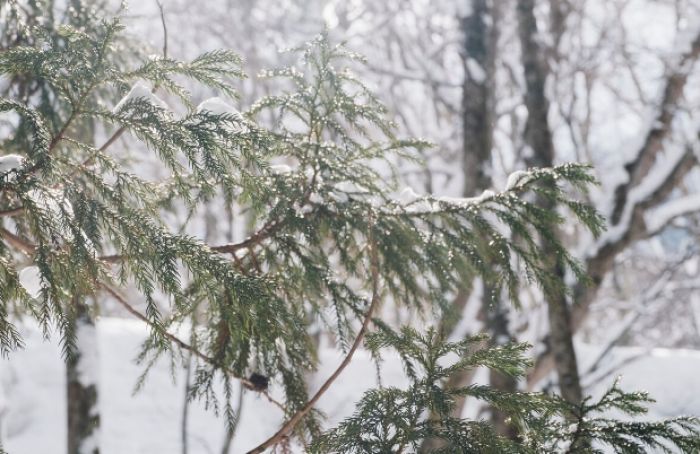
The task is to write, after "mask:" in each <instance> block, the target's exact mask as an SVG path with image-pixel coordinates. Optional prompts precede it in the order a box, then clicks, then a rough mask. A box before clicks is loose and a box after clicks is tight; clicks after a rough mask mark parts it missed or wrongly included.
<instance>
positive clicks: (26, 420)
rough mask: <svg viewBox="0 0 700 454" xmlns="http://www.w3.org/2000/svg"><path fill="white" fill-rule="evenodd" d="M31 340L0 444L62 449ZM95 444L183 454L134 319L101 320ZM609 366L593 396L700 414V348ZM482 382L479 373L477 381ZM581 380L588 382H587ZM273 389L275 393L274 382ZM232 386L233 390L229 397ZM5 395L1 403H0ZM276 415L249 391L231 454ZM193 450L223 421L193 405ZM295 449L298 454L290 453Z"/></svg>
mask: <svg viewBox="0 0 700 454" xmlns="http://www.w3.org/2000/svg"><path fill="white" fill-rule="evenodd" d="M22 331H23V335H24V336H25V340H26V343H27V347H26V348H25V349H24V350H21V351H17V352H14V353H13V354H12V355H11V356H10V359H9V360H8V359H2V360H0V439H1V440H2V443H3V446H4V448H5V449H6V450H7V451H8V452H10V453H12V454H34V453H37V452H50V453H54V454H63V453H64V452H65V451H64V449H65V447H64V446H65V437H66V430H65V389H64V387H65V371H64V367H63V362H62V359H61V353H60V347H59V345H58V344H57V342H53V341H52V342H46V341H43V339H42V335H41V332H40V331H39V330H37V329H36V328H35V327H26V326H25V327H23V328H22ZM96 334H97V339H98V345H97V350H99V352H100V357H99V368H98V371H99V380H100V385H101V386H100V389H101V390H102V392H101V395H100V397H99V404H98V405H99V408H100V412H101V428H100V438H101V443H102V451H101V452H103V453H104V454H122V453H130V454H132V453H133V454H140V453H143V454H146V453H149V454H150V453H170V452H181V445H180V440H181V432H180V427H181V415H182V407H183V402H184V394H185V391H184V383H185V381H184V372H183V371H181V370H179V369H177V370H176V371H175V375H174V377H173V376H172V375H171V371H170V367H169V362H168V361H167V360H163V361H160V362H158V363H157V364H156V366H155V367H154V368H153V370H152V372H151V373H150V375H149V377H148V380H147V381H146V384H145V386H144V388H143V389H142V391H140V392H139V393H136V394H134V393H133V387H134V385H135V383H136V380H137V377H138V376H139V374H140V372H141V371H142V368H141V366H138V365H136V364H135V363H134V358H135V357H136V355H137V353H138V351H139V346H140V344H141V342H142V341H143V340H144V339H145V338H146V336H147V330H146V329H145V327H144V326H143V325H142V324H141V323H140V322H136V321H129V320H122V319H111V318H102V319H101V320H99V322H98V325H97V333H96ZM578 348H579V351H580V353H581V357H582V360H581V363H582V368H581V370H587V365H588V364H589V363H590V362H591V361H593V360H594V359H595V358H596V357H597V353H598V352H599V351H600V347H595V346H590V345H579V346H578ZM320 359H321V367H320V368H319V372H318V373H317V374H315V375H314V376H313V377H312V378H311V380H310V385H309V386H310V389H311V390H312V391H314V390H316V389H317V388H318V387H319V386H320V385H321V384H322V383H323V381H324V380H325V379H326V378H327V377H328V375H329V374H330V373H331V372H332V371H333V370H334V369H335V367H337V365H338V364H339V362H340V361H341V360H342V353H340V352H338V351H336V350H335V349H333V348H331V347H330V346H324V345H322V347H321V349H320ZM380 369H381V373H382V377H381V381H382V384H383V385H384V386H390V385H395V386H401V387H403V386H405V385H406V384H407V381H406V379H405V377H404V374H403V370H402V367H401V363H400V360H399V358H398V357H397V356H396V355H393V354H386V355H383V361H382V362H381V366H380ZM605 370H611V371H612V373H611V375H610V376H609V377H606V378H604V379H602V380H601V381H600V382H599V383H597V384H595V385H594V386H592V387H591V388H589V389H587V392H588V393H591V394H594V395H599V394H600V393H601V392H602V390H603V389H605V388H607V387H608V386H609V385H610V383H612V380H613V377H614V376H615V375H622V377H623V379H622V382H621V383H622V386H623V388H624V389H627V390H630V391H631V390H646V391H648V392H649V393H650V394H651V395H652V396H653V397H654V398H656V400H657V403H655V404H653V405H652V407H651V411H650V414H649V415H648V417H649V418H651V419H656V418H665V417H673V416H677V415H680V414H691V415H700V382H698V380H697V376H698V374H699V373H700V351H691V350H651V351H645V350H642V349H634V348H618V349H615V350H614V351H613V352H612V353H611V354H610V356H609V357H608V358H607V359H606V360H605V361H603V362H602V363H601V364H600V368H599V371H598V372H600V371H605ZM479 376H483V374H480V375H479V374H478V375H477V377H479ZM584 381H585V380H584ZM377 383H378V379H377V375H376V365H375V363H374V362H373V360H372V359H371V356H370V354H369V353H368V352H366V351H364V350H359V351H358V352H357V353H356V355H355V357H354V358H353V361H352V362H351V364H350V366H349V367H348V368H347V369H346V370H345V371H344V373H343V374H342V375H341V376H340V377H339V378H338V380H337V382H336V383H335V384H334V385H333V387H331V389H330V390H329V392H328V393H327V394H326V395H324V396H323V397H322V399H321V401H320V402H319V408H320V409H321V410H322V411H323V412H325V413H326V415H327V416H328V424H329V425H335V424H337V422H338V421H340V420H341V419H342V418H344V417H346V416H348V415H349V414H350V413H351V412H352V411H353V409H354V404H355V402H356V401H357V400H358V399H359V398H360V396H361V395H362V393H363V392H364V391H365V390H366V389H368V388H370V387H374V386H377ZM271 390H272V392H273V393H275V394H277V393H278V392H279V388H278V385H276V384H274V383H273V384H272V388H271ZM236 393H237V390H236V389H234V396H235V395H236ZM2 396H4V397H2ZM281 421H282V415H281V414H280V412H279V410H278V409H277V408H276V407H274V406H272V404H270V403H269V402H267V401H266V400H265V399H263V398H261V397H259V396H258V395H257V394H256V393H253V392H246V393H245V394H244V399H243V410H242V415H241V421H240V425H239V427H238V431H237V432H236V436H235V438H234V440H233V445H232V446H233V447H232V449H231V452H245V450H246V449H250V448H252V447H253V446H255V445H257V444H258V443H260V442H261V441H263V440H264V439H266V438H267V437H268V436H269V435H271V434H272V433H273V432H274V431H275V430H276V429H277V428H278V427H279V425H280V423H281ZM188 433H189V440H190V442H189V452H190V454H210V453H214V452H220V449H221V446H222V443H223V440H224V434H225V424H224V421H223V419H221V418H217V417H216V416H215V415H214V413H213V412H212V411H211V410H209V411H207V410H205V408H204V405H203V404H202V403H200V402H193V403H192V405H191V407H190V417H189V431H188ZM296 452H298V451H296Z"/></svg>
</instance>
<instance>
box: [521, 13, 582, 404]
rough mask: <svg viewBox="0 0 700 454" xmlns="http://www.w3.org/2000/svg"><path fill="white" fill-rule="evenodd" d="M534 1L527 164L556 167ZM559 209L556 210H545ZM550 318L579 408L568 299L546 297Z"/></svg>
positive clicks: (526, 48) (557, 356)
mask: <svg viewBox="0 0 700 454" xmlns="http://www.w3.org/2000/svg"><path fill="white" fill-rule="evenodd" d="M534 10H535V0H518V6H517V15H518V35H519V37H520V46H521V52H522V63H523V71H524V75H525V85H526V92H525V106H526V107H527V110H528V118H527V123H526V125H525V143H526V144H527V145H528V146H529V147H530V150H528V151H527V154H526V157H525V162H526V165H528V166H533V167H551V166H552V165H553V164H554V144H553V142H552V133H551V130H550V128H549V122H548V118H547V117H548V114H549V101H548V99H547V95H546V93H545V86H546V85H545V84H546V80H547V73H548V71H547V66H546V62H545V58H544V57H545V53H544V51H543V49H541V48H540V46H539V44H538V40H537V21H536V18H535V13H534ZM544 208H546V209H550V210H553V209H556V207H555V206H553V205H551V206H545V207H544ZM542 243H543V253H544V254H545V256H546V257H551V258H553V263H552V267H553V268H552V271H553V273H554V274H555V275H556V276H557V277H558V278H560V279H563V278H564V270H563V269H562V267H561V264H560V263H556V258H555V257H556V255H555V254H554V252H553V250H552V247H551V245H550V244H548V241H547V240H546V239H543V240H542ZM546 298H547V305H548V317H549V349H550V351H551V352H552V353H553V356H554V361H555V363H556V370H557V375H558V379H559V388H560V391H561V395H562V397H564V399H566V400H567V401H569V402H571V403H573V404H578V403H580V402H581V400H582V398H583V392H582V389H581V381H580V378H579V372H578V365H577V362H576V351H575V350H574V345H573V337H572V330H571V315H570V311H569V306H568V302H567V299H566V297H565V295H563V294H559V295H557V294H551V293H550V294H547V295H546Z"/></svg>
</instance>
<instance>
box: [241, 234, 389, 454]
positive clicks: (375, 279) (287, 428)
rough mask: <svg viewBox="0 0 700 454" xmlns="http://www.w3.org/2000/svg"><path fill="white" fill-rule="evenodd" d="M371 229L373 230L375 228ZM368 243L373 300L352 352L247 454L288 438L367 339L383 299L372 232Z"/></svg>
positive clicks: (377, 256)
mask: <svg viewBox="0 0 700 454" xmlns="http://www.w3.org/2000/svg"><path fill="white" fill-rule="evenodd" d="M370 228H373V226H372V227H370ZM368 241H369V252H370V274H371V279H372V299H371V301H370V305H369V308H368V309H367V312H366V313H365V317H364V320H363V321H362V326H361V328H360V330H359V331H358V333H357V336H356V337H355V341H354V342H353V344H352V346H351V347H350V350H348V353H347V354H346V355H345V358H343V361H342V362H341V363H340V365H339V366H338V367H337V368H336V369H335V371H333V373H332V374H331V375H330V376H329V377H328V378H327V379H326V381H325V382H324V383H323V385H321V387H320V388H319V390H318V391H316V394H314V396H313V397H312V398H311V399H309V401H308V402H307V403H306V404H305V405H304V406H303V407H302V408H301V409H299V411H297V412H296V413H295V414H294V415H293V416H292V417H291V418H289V420H287V422H286V423H284V425H283V426H282V427H281V428H280V429H279V430H278V431H277V432H276V433H275V434H274V435H273V436H271V437H270V438H268V439H267V440H265V441H264V442H262V443H261V444H260V445H258V446H257V447H255V448H253V449H252V450H250V451H248V453H247V454H258V453H262V452H264V451H265V450H266V449H267V448H269V447H271V446H274V445H276V444H278V443H280V442H282V441H283V440H284V439H285V438H286V437H288V436H289V433H290V432H292V431H293V430H294V428H295V427H296V426H297V425H298V424H299V423H300V422H301V420H302V419H303V418H304V417H305V416H306V415H307V414H308V413H309V412H310V411H311V410H312V409H313V407H314V405H316V402H318V400H319V399H320V398H321V396H323V394H324V393H325V392H326V391H328V389H329V388H330V387H331V385H332V384H333V382H335V380H336V379H337V378H338V377H339V376H340V374H341V373H342V372H343V370H345V368H346V367H347V366H348V365H349V364H350V361H352V357H353V356H354V355H355V352H356V351H357V349H358V348H359V347H360V345H361V344H362V341H363V340H364V338H365V334H366V333H367V329H368V327H369V324H370V322H371V321H372V316H373V314H374V311H375V309H376V308H377V305H378V304H379V301H380V299H381V298H380V295H379V255H378V252H377V245H376V243H375V241H374V238H373V235H372V233H371V231H370V235H369V239H368Z"/></svg>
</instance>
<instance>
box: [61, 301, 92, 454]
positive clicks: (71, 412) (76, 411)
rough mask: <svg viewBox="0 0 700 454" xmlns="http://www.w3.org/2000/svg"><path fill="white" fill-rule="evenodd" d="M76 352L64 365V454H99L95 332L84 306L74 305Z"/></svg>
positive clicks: (82, 304)
mask: <svg viewBox="0 0 700 454" xmlns="http://www.w3.org/2000/svg"><path fill="white" fill-rule="evenodd" d="M74 316H75V320H74V322H75V335H76V346H77V348H76V351H75V352H74V354H73V355H71V356H70V357H69V358H68V361H67V362H66V392H67V395H66V398H67V399H66V402H67V412H68V415H67V416H68V454H99V452H100V450H99V441H100V440H99V429H100V415H99V409H98V374H99V364H98V355H97V353H98V351H97V330H96V327H95V322H94V320H93V319H92V318H91V317H90V314H89V309H88V305H87V304H86V303H85V302H84V301H79V300H77V301H75V315H74Z"/></svg>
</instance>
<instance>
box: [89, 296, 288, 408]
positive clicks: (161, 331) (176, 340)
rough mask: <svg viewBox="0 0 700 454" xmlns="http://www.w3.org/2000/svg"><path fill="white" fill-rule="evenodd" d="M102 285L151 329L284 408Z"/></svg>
mask: <svg viewBox="0 0 700 454" xmlns="http://www.w3.org/2000/svg"><path fill="white" fill-rule="evenodd" d="M100 287H101V288H102V289H103V290H105V291H106V292H107V293H109V295H110V296H112V297H113V298H114V299H115V300H117V302H118V303H119V304H120V305H121V306H122V307H124V309H126V310H127V312H129V313H130V314H131V315H133V316H134V317H136V318H137V319H139V320H141V321H142V322H144V323H146V324H147V325H148V326H149V327H150V328H151V329H154V330H156V331H157V332H158V333H159V334H161V335H163V336H164V337H166V338H167V339H168V340H170V341H171V342H172V343H173V344H175V345H177V346H178V347H179V348H181V349H182V350H186V351H188V352H190V353H192V354H193V355H194V356H196V357H197V358H199V359H201V360H202V361H204V362H206V363H208V364H210V365H212V366H214V367H216V368H217V369H220V370H221V371H223V372H224V373H226V374H227V375H228V376H229V377H231V378H233V379H236V380H238V381H239V382H240V383H241V385H242V386H243V387H245V388H246V389H249V390H251V391H255V392H258V393H260V394H262V395H263V396H265V398H266V399H267V400H268V401H269V402H270V403H272V404H274V405H275V406H276V407H278V408H279V409H281V410H284V405H282V403H280V402H279V401H278V400H277V399H275V398H274V397H272V395H271V394H270V393H269V392H268V391H264V390H260V388H259V387H257V386H256V385H255V384H253V383H252V382H251V381H250V380H248V379H247V378H245V377H241V376H239V375H238V374H236V373H235V372H234V371H232V370H231V369H229V368H227V367H225V366H224V365H222V364H221V362H220V361H217V360H216V359H214V358H212V357H211V356H209V355H206V354H205V353H203V352H201V351H200V350H198V349H197V348H195V347H193V346H192V345H190V344H188V343H187V342H185V341H183V340H182V339H180V338H179V337H177V336H175V335H174V334H172V333H171V332H169V331H168V330H166V329H163V327H160V326H158V325H156V324H154V323H153V322H152V321H151V320H149V319H148V317H146V316H145V315H143V314H142V313H141V312H139V311H138V310H137V309H136V308H135V307H134V306H132V305H131V304H129V302H128V301H126V298H124V297H123V296H121V295H120V294H119V293H118V292H117V291H116V290H114V289H113V288H111V287H110V286H108V285H105V284H100Z"/></svg>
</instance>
